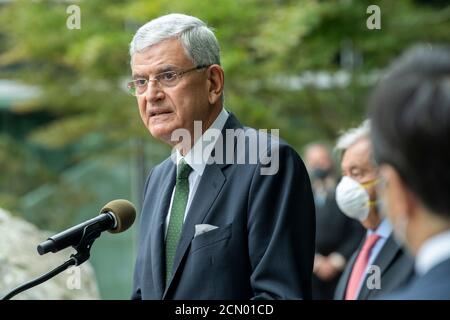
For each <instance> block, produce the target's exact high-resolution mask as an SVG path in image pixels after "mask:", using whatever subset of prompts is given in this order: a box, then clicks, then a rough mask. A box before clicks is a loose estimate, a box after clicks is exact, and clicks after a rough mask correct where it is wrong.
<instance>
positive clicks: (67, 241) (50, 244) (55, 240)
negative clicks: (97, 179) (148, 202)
mask: <svg viewBox="0 0 450 320" xmlns="http://www.w3.org/2000/svg"><path fill="white" fill-rule="evenodd" d="M135 217H136V209H135V207H134V205H133V204H132V203H131V202H129V201H127V200H123V199H118V200H113V201H111V202H108V203H107V204H106V205H105V206H104V207H103V208H102V209H101V211H100V215H99V216H97V217H95V218H92V219H90V220H88V221H85V222H83V223H80V224H78V225H76V226H74V227H72V228H70V229H67V230H64V231H62V232H60V233H58V234H56V235H54V236H52V237H50V238H48V239H47V240H46V241H44V242H42V243H41V244H40V245H38V247H37V251H38V253H39V254H40V255H43V254H46V253H48V252H58V251H59V250H62V249H65V248H67V247H70V246H73V247H76V246H77V245H78V244H79V243H80V242H81V240H82V239H83V238H84V237H85V235H87V234H90V233H97V234H100V233H101V232H103V231H109V232H111V233H120V232H122V231H125V230H127V229H128V228H129V227H130V226H131V225H132V224H133V222H134V219H135Z"/></svg>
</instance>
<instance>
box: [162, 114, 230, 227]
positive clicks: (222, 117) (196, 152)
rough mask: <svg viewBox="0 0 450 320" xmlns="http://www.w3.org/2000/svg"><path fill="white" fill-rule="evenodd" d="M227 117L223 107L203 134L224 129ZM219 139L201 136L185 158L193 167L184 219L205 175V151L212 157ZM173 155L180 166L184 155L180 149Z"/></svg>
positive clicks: (166, 222)
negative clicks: (210, 139)
mask: <svg viewBox="0 0 450 320" xmlns="http://www.w3.org/2000/svg"><path fill="white" fill-rule="evenodd" d="M227 119H228V112H227V111H226V110H225V109H222V111H221V112H220V113H219V115H218V116H217V118H216V120H214V122H213V123H212V124H211V126H210V127H209V128H208V129H207V130H206V131H205V132H204V133H203V136H208V133H210V131H212V130H211V129H216V130H219V131H222V129H223V127H224V125H225V122H226V121H227ZM217 141H218V140H217V139H216V140H214V141H213V142H210V141H209V139H202V137H200V138H199V139H198V140H197V141H196V142H195V144H194V147H193V148H192V149H191V150H189V152H188V153H187V154H186V156H185V157H184V160H185V161H186V163H187V164H188V165H190V166H191V168H192V169H193V170H192V172H191V173H190V174H189V178H188V180H189V196H188V202H187V205H186V210H185V212H184V220H186V213H187V212H188V211H189V207H190V206H191V202H192V199H193V198H194V195H195V192H196V191H197V187H198V184H199V182H200V178H201V177H202V175H203V171H205V167H206V164H207V163H206V161H204V159H203V155H204V154H205V152H208V154H207V157H210V155H211V151H212V149H213V148H212V146H214V145H215V143H216V142H217ZM211 144H213V145H211ZM205 150H206V151H205ZM205 155H206V154H205ZM172 156H175V157H176V163H177V166H178V164H179V163H180V161H181V159H183V156H182V155H181V154H180V152H179V151H178V150H177V151H176V152H175V153H173V154H172ZM206 160H207V159H206ZM175 188H176V187H174V188H173V191H172V197H171V199H170V206H169V211H168V213H167V216H166V221H165V224H164V226H165V230H166V233H167V228H168V226H169V220H170V211H171V210H172V202H173V197H174V195H175ZM184 220H183V221H184Z"/></svg>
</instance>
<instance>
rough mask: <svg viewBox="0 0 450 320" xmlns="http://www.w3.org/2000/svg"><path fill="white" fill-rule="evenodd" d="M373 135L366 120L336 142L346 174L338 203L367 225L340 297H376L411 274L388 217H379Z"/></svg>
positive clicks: (341, 282) (409, 262)
mask: <svg viewBox="0 0 450 320" xmlns="http://www.w3.org/2000/svg"><path fill="white" fill-rule="evenodd" d="M369 135H370V122H369V121H367V120H366V121H364V122H363V123H362V124H361V125H360V126H359V127H357V128H354V129H350V130H348V131H347V132H345V133H343V134H342V136H341V137H340V138H339V139H338V142H337V145H336V150H337V151H338V152H339V154H340V156H341V169H342V175H343V177H342V179H341V181H340V182H339V184H338V186H337V188H336V201H337V204H338V206H339V208H340V209H341V210H342V212H344V213H345V214H346V215H347V216H348V217H350V218H353V219H356V220H359V221H360V222H361V224H362V225H363V226H364V228H366V229H367V233H366V236H365V237H364V240H363V241H362V243H361V245H360V247H359V249H358V250H357V252H355V254H354V255H353V256H352V257H351V258H350V260H349V263H348V264H347V267H346V268H345V270H344V272H343V274H342V277H341V279H340V280H339V283H338V286H337V288H336V293H335V299H338V300H341V299H345V300H367V299H373V298H375V297H376V296H378V295H379V294H380V293H384V292H389V291H391V290H393V289H395V288H398V287H399V286H400V285H402V284H403V283H405V282H406V281H407V280H409V279H410V277H411V275H412V273H413V261H412V258H411V257H410V256H409V255H408V254H407V253H405V251H404V250H403V249H402V247H401V246H400V245H399V244H398V243H397V242H396V241H395V239H394V237H393V235H392V227H391V225H390V223H389V221H388V220H387V219H386V218H384V217H383V216H381V215H380V211H379V202H378V200H377V193H376V185H377V183H378V174H379V173H378V169H377V167H376V166H375V164H374V161H373V152H372V144H371V141H370V138H369Z"/></svg>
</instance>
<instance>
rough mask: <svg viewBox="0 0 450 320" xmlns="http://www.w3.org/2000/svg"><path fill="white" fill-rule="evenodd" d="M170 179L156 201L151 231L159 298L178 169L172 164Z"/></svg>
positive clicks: (154, 275)
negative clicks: (169, 216) (167, 218)
mask: <svg viewBox="0 0 450 320" xmlns="http://www.w3.org/2000/svg"><path fill="white" fill-rule="evenodd" d="M164 174H165V175H167V177H169V179H166V180H165V181H164V183H163V185H162V186H161V188H160V193H159V195H157V196H155V197H154V199H161V201H160V202H159V204H158V208H157V209H156V211H155V212H156V215H155V220H154V223H153V224H152V231H151V256H152V275H153V283H154V284H155V287H156V289H157V290H158V296H160V297H162V296H163V292H164V286H165V284H164V279H165V260H164V259H165V258H164V252H165V250H164V248H165V245H164V234H165V230H164V221H165V218H166V216H167V212H168V210H169V205H170V198H171V196H172V191H173V188H174V186H175V177H176V167H175V164H173V163H172V162H171V164H170V167H169V169H168V171H167V172H166V173H164Z"/></svg>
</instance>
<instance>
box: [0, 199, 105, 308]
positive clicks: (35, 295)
mask: <svg viewBox="0 0 450 320" xmlns="http://www.w3.org/2000/svg"><path fill="white" fill-rule="evenodd" d="M49 236H50V234H49V233H48V232H44V231H41V230H38V229H37V228H36V227H35V226H33V225H32V224H30V223H29V222H26V221H25V220H23V219H20V218H17V217H13V216H11V214H9V213H8V212H6V211H5V210H3V209H1V208H0V297H3V296H4V295H5V294H7V293H8V292H10V291H11V290H12V289H14V288H16V287H17V286H19V285H21V284H23V283H25V282H28V281H30V280H32V279H35V278H37V277H39V276H41V275H43V274H45V273H47V272H48V271H50V270H53V269H54V268H56V267H58V266H59V265H60V264H62V263H63V262H65V261H66V260H67V259H68V258H69V257H70V254H72V253H74V250H73V249H72V248H68V249H65V250H62V251H60V252H58V253H48V254H46V255H45V256H40V255H39V254H38V253H37V251H36V247H37V245H38V244H39V243H41V242H42V241H44V240H45V239H47V238H48V237H49ZM99 298H100V297H99V291H98V286H97V281H96V278H95V274H94V270H93V268H92V266H91V265H90V264H89V263H88V262H85V263H84V264H82V265H81V266H80V267H71V268H70V269H68V270H66V271H63V272H62V273H60V274H59V275H57V276H56V277H54V278H53V279H50V280H48V281H47V282H45V283H43V284H40V285H38V286H37V287H34V288H32V289H29V290H27V291H25V292H23V293H20V294H18V295H17V296H15V297H14V298H13V299H33V300H41V299H42V300H60V299H99Z"/></svg>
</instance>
